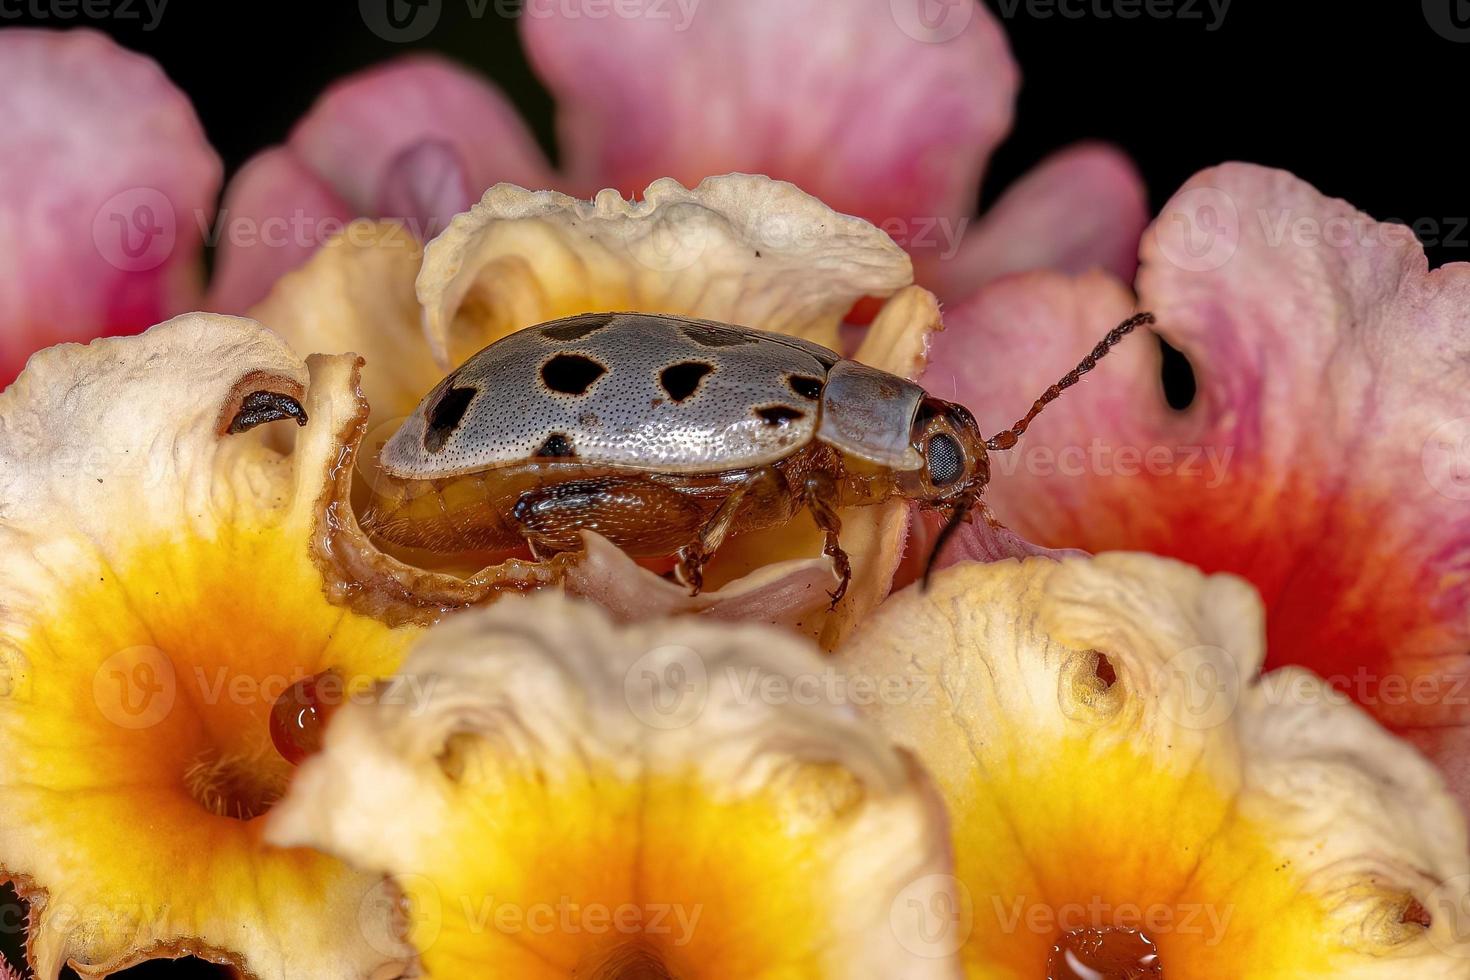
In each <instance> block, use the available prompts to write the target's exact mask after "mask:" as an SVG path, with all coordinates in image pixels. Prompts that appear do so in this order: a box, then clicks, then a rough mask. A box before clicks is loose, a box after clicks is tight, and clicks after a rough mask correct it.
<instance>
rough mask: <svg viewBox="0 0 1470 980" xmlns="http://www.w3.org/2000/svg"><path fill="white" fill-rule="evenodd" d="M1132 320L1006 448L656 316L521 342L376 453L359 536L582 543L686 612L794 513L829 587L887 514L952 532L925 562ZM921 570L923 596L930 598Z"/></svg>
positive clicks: (438, 396)
mask: <svg viewBox="0 0 1470 980" xmlns="http://www.w3.org/2000/svg"><path fill="white" fill-rule="evenodd" d="M1152 322H1153V317H1152V316H1151V315H1150V314H1148V313H1140V314H1137V315H1136V316H1133V317H1131V318H1129V319H1128V320H1125V321H1124V322H1123V323H1121V324H1119V325H1118V326H1117V327H1115V328H1114V329H1113V330H1112V331H1111V332H1109V333H1108V334H1107V336H1105V337H1104V338H1103V339H1102V340H1101V341H1100V342H1099V343H1098V344H1097V346H1096V347H1094V348H1093V350H1092V352H1091V353H1090V354H1088V355H1087V357H1085V358H1084V359H1083V360H1082V362H1081V363H1080V364H1078V365H1077V367H1076V368H1074V369H1073V370H1072V371H1071V372H1070V373H1068V374H1067V375H1066V376H1065V377H1063V378H1062V379H1061V380H1060V381H1059V382H1058V383H1057V384H1055V385H1052V386H1051V387H1050V388H1048V389H1047V390H1046V391H1045V392H1044V393H1043V394H1042V395H1041V397H1040V398H1038V399H1037V400H1036V402H1035V403H1034V404H1033V405H1032V407H1031V410H1030V411H1029V412H1027V413H1026V415H1025V416H1024V417H1022V418H1021V419H1020V420H1018V421H1017V422H1016V423H1015V424H1014V425H1013V426H1011V427H1010V428H1009V429H1006V430H1004V431H1002V432H1000V433H997V434H996V435H993V436H991V437H989V438H988V439H987V438H985V437H984V436H982V435H981V434H980V429H979V427H978V426H977V425H976V422H975V419H974V416H972V415H971V414H970V412H969V411H968V410H966V409H965V408H964V407H963V406H961V405H957V404H955V403H953V402H948V401H944V400H942V399H939V398H935V397H933V396H931V395H930V394H929V393H928V392H927V391H925V390H924V389H923V388H922V387H920V386H919V385H917V384H915V383H913V382H911V381H908V380H907V379H904V378H900V377H898V376H896V375H892V374H888V373H886V372H884V371H879V370H877V369H875V368H871V367H868V366H866V365H864V364H861V363H859V362H857V361H853V360H849V359H846V358H843V357H842V356H841V355H839V354H837V353H835V352H834V351H831V350H828V349H827V348H826V347H822V346H820V345H818V344H814V343H811V342H809V341H805V340H801V339H798V338H795V337H791V336H787V335H784V334H777V333H769V332H766V331H761V330H755V329H752V328H749V327H741V326H735V325H732V324H727V323H716V322H714V321H710V320H697V319H691V318H688V317H681V316H670V315H663V314H649V313H588V314H582V315H578V316H572V317H567V318H565V319H561V320H554V321H551V322H549V323H542V324H539V325H536V326H532V327H527V328H525V329H523V330H519V331H517V332H515V333H513V334H510V335H509V336H507V337H504V338H502V339H500V340H498V341H496V342H495V343H493V344H491V345H490V346H488V347H486V348H484V349H483V350H481V351H480V352H479V353H477V354H475V355H473V356H472V357H470V358H469V359H468V360H466V361H465V362H464V363H463V364H462V365H460V367H459V368H457V369H456V370H455V371H453V372H452V373H451V374H449V376H448V377H446V378H444V379H443V380H442V381H441V382H439V384H438V385H436V386H435V387H434V389H433V390H432V391H430V392H429V393H428V394H427V395H425V396H424V398H423V400H422V401H421V402H420V403H419V405H418V407H417V408H416V409H415V410H414V412H413V414H411V415H410V416H409V417H408V419H407V420H406V421H405V422H404V423H403V424H402V425H401V426H400V427H399V428H398V430H397V431H396V432H395V433H394V434H393V436H392V437H391V438H389V440H388V441H387V442H386V443H385V444H384V445H383V448H382V450H381V452H380V455H379V464H380V467H381V473H382V479H380V480H378V481H377V482H376V484H375V486H374V488H373V494H372V498H371V500H370V502H369V506H368V508H367V510H366V511H365V514H364V519H363V525H364V527H365V528H366V529H367V530H368V531H369V532H370V533H371V534H373V535H375V536H376V537H378V538H381V539H383V540H385V541H388V542H391V543H393V544H398V545H405V546H412V547H420V548H428V549H430V550H433V551H436V552H445V553H449V552H464V551H483V550H505V549H508V548H512V547H516V546H519V545H521V544H523V543H524V544H527V545H529V546H530V549H531V552H532V554H533V555H535V556H536V557H538V558H544V557H547V556H549V555H551V554H555V553H558V552H564V551H571V550H576V549H578V548H580V547H581V532H582V531H584V530H588V531H595V532H597V533H598V534H601V535H602V536H603V537H605V538H607V539H608V540H609V541H611V542H612V543H613V544H614V545H617V546H618V547H619V548H621V549H623V550H624V551H625V552H627V553H628V554H630V555H633V556H635V557H654V556H669V555H673V556H675V557H676V559H677V564H676V567H675V569H674V573H675V575H676V576H677V577H678V579H679V580H680V581H681V582H683V583H684V584H685V585H686V586H687V587H688V588H689V589H690V590H691V592H692V593H695V594H697V593H698V592H699V590H700V588H701V586H702V584H703V574H702V569H703V567H704V565H705V563H706V562H707V561H708V560H709V559H710V558H711V556H713V555H714V554H715V552H716V551H717V550H718V549H719V547H720V545H721V543H722V542H723V541H724V540H725V539H726V538H727V537H728V536H729V535H730V534H732V533H739V532H742V531H749V530H755V529H759V528H765V527H771V526H774V525H779V524H783V523H785V522H786V521H789V520H791V519H792V518H793V517H794V516H796V514H797V513H799V512H800V511H801V510H803V509H805V510H807V511H808V512H810V514H811V516H812V518H813V520H814V521H815V523H816V525H817V527H818V528H819V529H820V530H821V531H822V533H823V536H824V544H823V553H824V554H825V555H827V556H828V557H829V558H831V560H832V562H833V565H834V568H835V571H836V573H837V576H838V584H837V586H836V588H835V589H834V590H833V591H832V592H831V593H829V594H830V596H831V598H832V604H833V606H835V605H836V604H837V603H838V602H839V601H840V600H841V599H842V596H843V594H844V593H845V592H846V590H847V585H848V581H849V580H850V579H851V576H852V569H851V565H850V563H849V561H848V557H847V554H846V553H845V552H844V551H843V550H842V547H841V543H840V540H839V536H840V532H841V529H842V525H841V521H840V519H839V517H838V511H839V510H840V509H841V508H845V507H857V506H863V505H869V504H878V503H882V502H884V501H886V500H890V499H892V498H894V497H895V496H897V497H903V498H907V499H909V500H913V501H916V502H917V503H918V504H920V505H921V506H924V507H927V508H932V509H936V510H939V511H941V512H943V513H946V514H947V515H948V516H949V520H948V523H947V524H946V525H945V527H944V529H943V531H942V532H941V533H940V536H939V539H938V540H937V541H936V543H935V546H934V549H933V551H932V552H931V555H930V558H929V564H930V566H931V567H932V565H933V562H934V560H935V558H936V557H937V556H938V555H939V553H940V551H941V549H942V548H943V547H944V543H945V542H946V541H947V540H948V538H949V535H950V534H952V533H953V531H954V530H955V528H956V527H957V526H958V525H959V524H960V523H961V522H962V521H964V520H968V519H970V518H971V516H972V514H973V512H974V511H975V510H976V509H977V507H978V508H979V509H980V510H981V512H982V513H986V517H987V519H989V515H988V513H987V512H985V511H984V505H983V504H982V503H981V502H980V495H981V493H982V492H983V491H984V489H985V486H986V484H987V483H988V482H989V480H990V461H989V456H988V453H990V452H994V451H998V450H1004V449H1009V448H1011V447H1012V446H1014V445H1015V444H1016V441H1017V440H1018V439H1019V438H1020V436H1021V434H1022V433H1023V432H1025V431H1026V427H1027V426H1028V425H1030V423H1031V420H1032V419H1034V418H1035V417H1036V415H1037V414H1038V413H1039V412H1040V411H1041V410H1042V408H1043V407H1045V406H1046V405H1047V404H1048V403H1049V402H1051V401H1052V400H1053V399H1055V398H1056V397H1057V396H1058V395H1059V394H1060V393H1061V392H1062V391H1063V390H1064V389H1066V388H1068V387H1070V386H1071V385H1073V384H1076V383H1077V381H1078V380H1079V379H1080V378H1081V377H1082V375H1083V374H1085V373H1087V372H1088V371H1090V370H1091V369H1092V368H1093V366H1094V365H1095V364H1096V363H1097V360H1098V359H1099V358H1101V357H1102V356H1103V355H1104V354H1106V353H1107V352H1108V350H1110V349H1111V348H1112V347H1113V345H1115V344H1117V343H1118V342H1119V341H1120V340H1121V339H1122V338H1123V337H1124V336H1125V335H1126V334H1127V333H1129V332H1130V331H1131V330H1133V329H1134V328H1135V327H1137V326H1139V325H1141V324H1146V323H1152ZM927 576H928V573H927V570H926V573H925V578H926V580H927Z"/></svg>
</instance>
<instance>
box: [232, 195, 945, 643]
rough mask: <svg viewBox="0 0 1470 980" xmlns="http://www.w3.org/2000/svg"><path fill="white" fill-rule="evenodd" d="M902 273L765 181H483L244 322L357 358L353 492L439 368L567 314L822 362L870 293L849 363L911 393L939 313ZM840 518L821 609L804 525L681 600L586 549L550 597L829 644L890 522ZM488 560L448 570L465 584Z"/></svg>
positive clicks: (346, 254) (787, 529) (360, 246)
mask: <svg viewBox="0 0 1470 980" xmlns="http://www.w3.org/2000/svg"><path fill="white" fill-rule="evenodd" d="M912 275H913V273H912V265H911V263H910V260H909V257H908V256H907V255H905V254H904V252H903V251H902V250H901V249H899V248H898V247H897V246H896V245H895V244H894V243H893V242H892V241H891V240H890V239H889V238H888V237H887V236H886V235H884V234H883V233H882V232H881V231H879V230H878V229H876V228H874V227H873V226H872V225H870V224H868V223H867V222H865V221H862V220H860V219H857V218H851V217H846V216H844V215H839V214H836V213H835V212H833V211H832V210H831V209H830V208H828V207H827V206H826V205H824V204H822V203H821V202H820V201H818V200H816V199H815V198H812V197H810V196H808V195H806V194H804V193H802V192H801V191H799V190H797V189H796V188H795V187H793V186H791V185H790V184H785V183H781V182H778V181H772V180H769V179H768V178H765V177H757V176H747V175H730V176H726V177H713V178H709V179H707V180H705V181H703V182H702V183H701V184H700V185H699V186H698V187H696V188H693V189H688V188H685V187H683V186H682V185H680V184H679V183H678V182H677V181H673V180H660V181H655V182H654V183H653V184H651V185H649V187H648V188H647V189H646V190H645V191H644V192H643V194H642V200H641V201H638V202H629V201H626V200H624V199H623V198H622V197H621V196H620V195H619V194H617V193H616V192H615V191H611V190H608V191H603V192H602V193H601V194H599V195H598V196H597V198H596V199H595V200H594V201H591V202H587V201H578V200H576V199H573V198H570V197H567V196H566V195H563V194H558V193H555V192H551V191H539V192H532V191H527V190H524V189H522V188H519V187H514V186H510V185H498V186H496V187H492V188H491V189H490V190H489V191H487V192H486V193H485V196H484V198H483V199H482V200H481V201H480V202H479V203H478V204H476V205H475V206H474V207H473V208H472V209H470V210H469V211H468V212H466V213H465V214H462V215H460V216H458V217H456V218H455V219H454V220H453V221H452V222H451V223H450V225H449V227H448V229H446V230H445V231H444V232H443V233H442V234H441V235H440V236H439V237H437V238H436V239H434V240H433V241H432V242H430V243H429V244H428V246H427V247H425V248H422V249H421V248H420V246H419V245H418V243H417V240H416V239H415V238H414V237H413V236H412V235H410V234H408V233H407V232H406V231H404V230H403V229H402V227H401V226H399V225H397V224H394V223H369V222H362V223H357V224H354V225H351V226H349V228H348V230H347V231H346V232H345V233H344V234H343V235H342V236H340V237H339V238H338V239H337V240H335V241H334V242H333V243H331V244H329V245H328V246H327V247H326V248H324V249H322V250H321V251H320V252H318V253H317V254H316V255H315V256H314V257H313V258H312V259H311V260H310V261H309V262H308V263H307V264H306V265H305V266H303V267H302V268H301V269H299V270H297V271H295V272H293V273H291V274H289V275H287V276H286V277H284V278H283V279H282V280H281V281H280V282H279V283H278V284H277V285H276V287H275V289H274V290H273V291H272V293H271V295H270V296H268V297H267V298H266V299H265V300H264V301H263V302H262V303H260V304H259V305H258V306H256V307H254V308H253V309H252V310H251V315H252V316H253V317H255V318H256V319H258V320H259V321H260V322H261V323H264V324H265V325H267V326H269V327H270V328H271V329H273V330H275V331H276V332H277V333H279V334H281V335H282V336H283V337H285V338H286V339H287V341H288V342H289V343H291V344H292V345H293V346H294V347H296V348H298V349H301V350H314V349H318V348H322V347H325V348H327V349H330V350H353V351H356V352H358V353H359V354H361V355H363V356H364V357H365V358H366V361H367V363H366V365H365V366H364V368H363V375H362V378H363V380H362V384H363V391H364V393H365V395H366V397H367V399H368V402H369V404H371V405H372V406H373V412H374V415H373V418H372V420H371V421H370V424H369V427H370V429H371V430H372V431H371V433H370V434H369V436H368V438H367V444H368V449H367V450H366V451H365V453H364V457H365V459H367V460H368V463H369V465H368V466H367V467H366V469H365V470H364V473H365V475H366V477H367V480H368V481H369V482H371V481H372V480H373V479H375V478H376V477H375V473H376V470H375V469H374V468H373V467H372V465H371V459H372V457H373V455H374V453H375V452H376V450H377V448H380V447H381V443H382V442H383V441H384V440H386V438H387V437H388V436H390V435H391V434H392V433H393V432H394V431H396V429H397V427H398V425H399V424H400V423H401V421H402V418H403V416H404V415H405V414H406V413H408V412H409V411H411V410H412V408H413V406H414V405H415V404H416V403H417V402H418V400H419V399H420V397H421V396H422V394H423V393H424V392H426V391H428V390H429V389H431V388H432V387H433V386H434V385H435V384H436V383H437V382H438V381H439V379H440V378H441V377H443V375H444V374H445V373H447V371H448V370H449V368H450V367H452V366H453V365H455V364H458V363H461V362H462V361H463V360H464V359H465V358H466V357H467V356H469V355H470V354H471V353H473V352H475V351H477V350H479V349H480V348H482V347H484V346H485V345H487V344H489V343H491V342H492V341H494V340H497V339H499V338H501V337H504V336H506V335H507V334H509V333H511V332H513V331H515V330H518V329H521V328H522V327H524V326H526V325H528V324H534V323H541V322H544V321H547V320H553V319H556V318H558V317H563V316H567V315H570V314H574V313H584V312H597V311H608V310H619V311H629V310H632V311H640V312H653V313H675V314H682V315H689V316H696V317H700V318H704V319H711V320H720V321H725V322H730V323H739V324H744V325H746V326H751V327H756V328H760V329H767V330H775V331H779V332H782V333H787V334H791V335H793V336H798V337H803V338H805V339H807V340H812V341H815V342H817V343H820V344H824V345H827V346H838V345H839V344H840V343H841V340H842V338H841V337H840V336H839V326H840V324H841V321H842V319H843V315H844V314H845V313H846V312H847V311H848V310H849V309H851V307H852V306H853V304H854V303H855V302H856V301H857V300H858V299H860V298H863V297H881V298H885V301H884V302H883V305H882V306H881V308H880V309H879V311H878V313H877V315H876V317H875V318H874V320H873V322H872V324H871V325H870V326H869V327H867V328H866V329H865V330H864V331H863V332H862V334H861V339H860V344H859V346H858V347H857V349H856V350H855V351H854V352H853V356H854V357H855V358H856V359H857V360H859V361H863V362H865V363H868V364H871V365H873V366H875V367H878V368H882V369H884V370H887V371H890V372H892V373H894V374H898V375H901V376H905V377H913V376H915V375H917V374H918V373H919V371H920V370H921V369H922V367H923V363H924V357H925V352H926V350H927V342H928V336H929V334H930V333H932V332H933V331H934V330H936V329H938V327H939V307H938V302H937V301H936V300H935V298H934V296H933V295H932V294H931V293H929V292H928V291H926V290H924V289H921V288H919V287H917V286H914V285H912ZM840 516H841V520H842V543H843V547H844V549H846V550H847V552H848V553H849V555H850V557H851V558H852V564H853V580H852V582H851V585H850V586H849V589H848V593H847V596H846V597H845V598H844V599H843V601H842V602H841V603H840V604H838V605H837V607H836V608H835V609H829V605H830V601H829V598H828V595H827V593H828V592H829V591H830V589H831V588H832V584H831V583H832V581H833V579H832V574H833V573H832V566H831V563H830V561H829V560H828V559H827V558H825V557H822V556H821V551H822V538H821V535H820V534H819V533H818V532H817V530H816V528H815V525H813V524H811V523H810V521H808V520H807V519H806V518H802V519H800V520H797V521H793V522H790V523H788V524H787V525H785V526H781V527H776V528H772V529H769V530H767V531H759V532H752V533H748V534H742V535H739V536H736V537H733V538H732V539H731V540H730V541H728V542H726V544H725V545H724V546H723V547H722V548H721V549H720V551H719V552H718V553H717V554H716V556H715V558H714V560H713V561H711V563H710V564H709V565H708V566H707V567H706V569H705V576H706V591H705V592H704V593H702V594H700V595H698V596H690V595H689V594H688V591H687V589H685V588H684V587H682V586H680V585H676V584H675V583H673V582H671V581H668V580H666V579H664V578H662V577H661V576H660V575H658V574H656V573H655V572H654V571H653V570H650V569H647V568H640V567H639V566H637V565H635V564H634V562H633V561H632V560H631V559H629V558H628V557H627V556H626V555H624V554H623V553H622V552H620V551H618V550H617V549H615V548H613V547H611V546H610V545H608V544H607V543H606V542H605V541H602V540H600V539H598V538H597V537H596V536H595V535H591V536H589V543H588V557H587V559H586V560H583V561H577V562H573V563H571V564H570V565H569V566H568V567H567V568H566V573H565V579H566V584H567V586H568V588H570V589H572V590H573V591H575V592H577V593H579V594H582V595H587V596H590V597H593V598H595V599H596V600H597V601H598V602H600V603H601V604H602V605H604V606H605V607H606V608H608V609H611V610H614V611H615V612H617V613H618V614H619V615H620V616H622V617H623V618H637V617H645V616H649V615H653V614H655V613H658V612H663V613H669V612H675V611H680V610H683V611H690V612H702V613H704V614H706V615H715V616H720V617H722V618H742V619H752V620H757V621H763V622H781V623H785V624H787V625H789V626H792V627H793V628H796V629H799V630H801V631H803V632H806V633H809V634H811V635H812V636H814V637H817V638H819V639H820V641H821V642H822V643H823V645H824V646H827V647H832V646H834V645H836V644H837V643H838V642H839V641H840V640H841V638H842V636H843V635H845V634H846V632H847V631H849V630H850V629H852V628H853V626H854V625H855V624H856V623H857V622H858V620H860V619H861V617H862V616H863V615H864V614H865V613H866V612H867V611H868V610H870V609H872V608H873V607H874V606H875V605H876V604H877V603H878V602H879V601H881V600H882V598H883V597H884V596H885V595H887V593H888V589H889V585H890V583H891V582H892V580H893V574H894V571H895V569H896V568H897V566H898V562H899V559H900V555H901V552H902V548H903V542H904V536H905V533H906V529H907V526H908V517H907V507H906V506H905V505H904V503H903V502H902V501H898V500H895V501H891V502H889V503H886V504H882V505H878V506H870V507H859V508H849V509H845V510H843V511H842V513H841V515H840ZM403 557H405V558H406V559H409V560H412V561H415V562H419V563H428V562H433V561H437V560H438V559H435V558H434V557H433V556H426V555H423V554H404V555H403ZM472 557H473V556H472ZM502 557H503V556H481V558H483V560H481V561H478V562H472V563H471V565H470V566H468V567H466V568H464V569H461V571H462V572H464V573H465V574H475V573H480V572H481V569H482V568H483V567H484V566H486V565H487V564H488V565H489V566H490V567H495V563H496V562H498V561H499V560H500V559H501V558H502Z"/></svg>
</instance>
